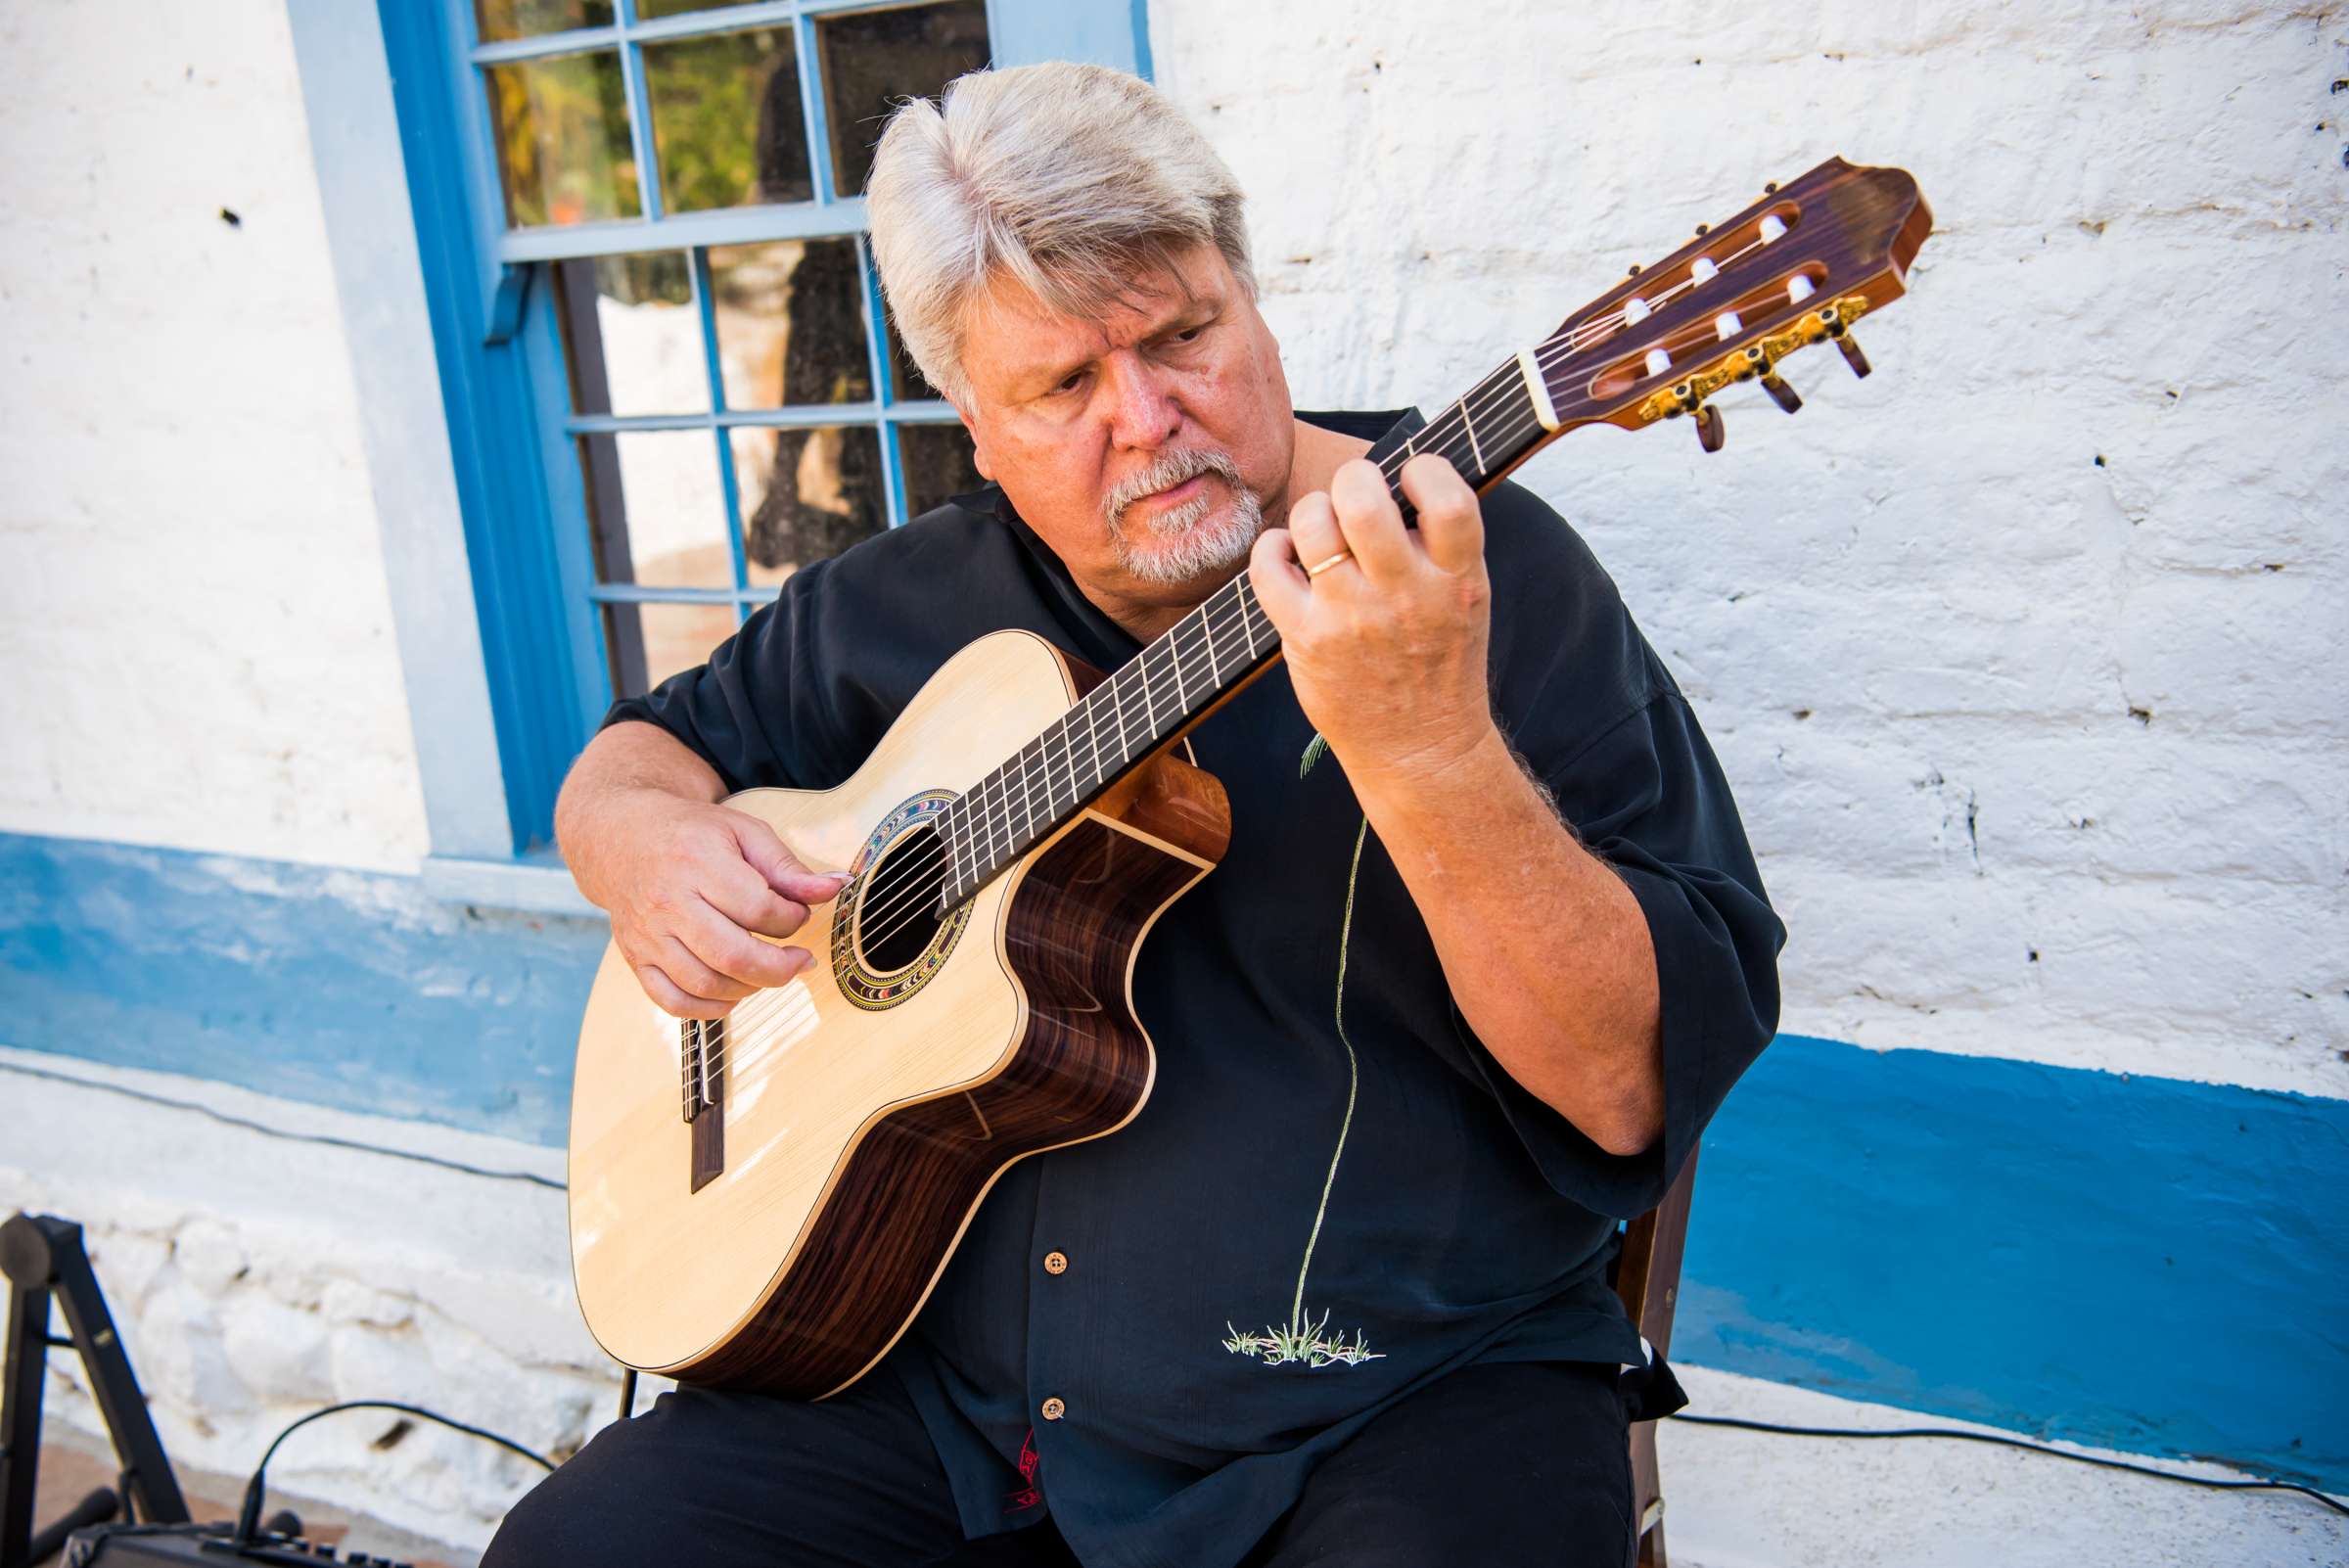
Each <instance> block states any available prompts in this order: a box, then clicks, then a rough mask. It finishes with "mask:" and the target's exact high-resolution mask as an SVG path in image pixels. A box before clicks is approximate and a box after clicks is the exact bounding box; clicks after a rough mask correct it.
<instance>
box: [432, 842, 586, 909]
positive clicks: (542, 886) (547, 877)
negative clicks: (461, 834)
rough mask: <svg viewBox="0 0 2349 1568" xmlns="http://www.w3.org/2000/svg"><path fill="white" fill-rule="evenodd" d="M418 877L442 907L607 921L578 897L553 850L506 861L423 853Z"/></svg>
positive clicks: (576, 890) (568, 874) (574, 887)
mask: <svg viewBox="0 0 2349 1568" xmlns="http://www.w3.org/2000/svg"><path fill="white" fill-rule="evenodd" d="M418 874H419V876H420V877H421V879H422V881H423V883H424V891H425V893H426V894H427V895H429V896H430V897H432V898H435V899H439V900H440V901H441V902H443V903H470V904H476V905H479V906H482V907H484V908H491V909H515V910H520V911H523V912H525V913H529V914H553V915H570V916H573V917H575V918H577V919H582V920H602V919H605V918H607V917H606V916H605V914H604V911H603V910H601V909H598V908H597V907H596V906H595V905H594V904H592V903H589V902H588V901H587V900H586V899H585V898H583V897H582V896H581V895H580V893H579V890H578V886H577V885H576V883H574V882H573V881H572V880H571V872H570V871H569V870H567V869H566V868H565V867H564V864H563V857H562V856H561V855H560V854H558V853H555V852H554V851H552V850H540V851H534V852H532V853H529V854H520V855H516V856H515V857H514V858H513V859H511V860H486V859H472V858H468V857H466V856H464V855H455V854H428V855H426V856H425V857H424V864H423V866H422V867H421V868H420V871H419V873H418Z"/></svg>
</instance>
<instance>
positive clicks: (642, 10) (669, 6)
mask: <svg viewBox="0 0 2349 1568" xmlns="http://www.w3.org/2000/svg"><path fill="white" fill-rule="evenodd" d="M742 3H743V0H636V20H637V21H639V22H657V21H659V20H660V19H661V18H663V17H681V16H683V15H685V13H687V12H688V11H721V10H723V9H725V8H726V7H727V6H731V5H740V4H742Z"/></svg>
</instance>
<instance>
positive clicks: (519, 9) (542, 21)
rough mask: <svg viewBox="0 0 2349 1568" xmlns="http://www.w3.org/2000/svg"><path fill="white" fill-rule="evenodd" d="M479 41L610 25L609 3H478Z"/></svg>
mask: <svg viewBox="0 0 2349 1568" xmlns="http://www.w3.org/2000/svg"><path fill="white" fill-rule="evenodd" d="M474 16H475V18H476V19H477V20H478V21H479V22H480V23H481V27H482V39H483V41H484V42H489V41H492V40H497V39H505V38H523V37H529V36H532V35H534V34H537V33H542V32H564V31H568V30H569V29H571V28H573V27H609V26H610V25H612V0H478V3H477V4H476V5H475V7H474Z"/></svg>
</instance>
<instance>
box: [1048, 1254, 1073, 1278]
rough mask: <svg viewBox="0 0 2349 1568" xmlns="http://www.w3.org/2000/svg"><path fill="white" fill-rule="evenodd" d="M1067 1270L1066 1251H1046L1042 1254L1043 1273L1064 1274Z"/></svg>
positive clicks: (1067, 1259) (1067, 1256) (1067, 1258)
mask: <svg viewBox="0 0 2349 1568" xmlns="http://www.w3.org/2000/svg"><path fill="white" fill-rule="evenodd" d="M1068 1271H1069V1255H1068V1254H1067V1253H1065V1252H1047V1253H1045V1254H1044V1272H1045V1273H1047V1274H1065V1273H1067V1272H1068Z"/></svg>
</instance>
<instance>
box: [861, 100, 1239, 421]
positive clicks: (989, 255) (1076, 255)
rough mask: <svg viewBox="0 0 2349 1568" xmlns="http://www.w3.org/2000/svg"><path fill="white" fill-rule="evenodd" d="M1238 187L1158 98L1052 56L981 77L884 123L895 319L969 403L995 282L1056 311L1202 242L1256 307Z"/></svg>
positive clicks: (878, 196)
mask: <svg viewBox="0 0 2349 1568" xmlns="http://www.w3.org/2000/svg"><path fill="white" fill-rule="evenodd" d="M1241 204H1242V198H1241V195H1240V187H1239V182H1238V181H1237V180H1235V179H1233V178H1232V175H1231V170H1230V169H1229V168H1227V167H1226V166H1225V165H1224V162H1223V161H1222V160H1221V158H1218V157H1217V156H1216V151H1215V149H1214V148H1212V147H1210V146H1209V145H1208V144H1207V138H1206V137H1204V136H1202V135H1200V134H1199V131H1198V129H1197V127H1195V126H1193V125H1192V124H1191V122H1190V121H1189V120H1187V119H1185V118H1184V117H1183V116H1182V115H1181V113H1180V112H1179V111H1177V110H1176V109H1175V108H1174V105H1173V104H1171V103H1169V102H1168V101H1167V99H1166V98H1165V96H1164V95H1162V94H1161V93H1160V92H1159V91H1158V89H1157V88H1155V87H1152V86H1151V85H1150V84H1149V83H1148V82H1146V81H1143V80H1142V79H1141V78H1140V77H1138V76H1133V75H1129V74H1128V73H1127V72H1125V71H1122V70H1112V69H1109V68H1107V67H1105V66H1081V65H1073V64H1070V63H1068V62H1065V61H1056V62H1052V63H1049V64H1046V65H1040V66H1017V67H1013V68H1012V69H1007V70H978V71H973V72H971V73H970V74H969V75H967V76H959V77H957V78H955V79H954V80H953V81H952V82H950V83H948V84H947V87H946V92H945V98H944V104H943V105H936V104H932V103H930V102H929V101H928V100H926V99H914V100H912V101H910V102H908V103H906V104H904V105H903V106H902V107H900V108H899V109H898V112H897V113H896V114H894V115H891V116H890V120H889V126H888V128H887V129H886V130H884V131H883V132H882V135H881V145H880V148H879V150H878V151H877V152H876V153H875V154H874V157H873V172H872V177H871V179H869V180H868V181H867V182H866V184H865V206H866V212H867V215H868V216H869V217H870V219H871V222H872V245H873V257H874V260H875V261H876V262H877V263H878V264H879V266H880V270H881V287H882V290H883V292H884V293H886V294H887V296H888V298H889V308H890V314H891V316H892V317H893V318H894V319H895V320H896V322H897V326H898V337H899V338H900V339H901V340H903V342H904V345H905V348H906V351H907V352H908V353H910V354H911V355H912V356H913V362H914V363H915V364H916V365H918V366H920V367H921V372H922V374H923V375H924V376H926V377H928V378H929V380H930V384H931V385H932V386H934V387H936V388H938V390H939V391H941V392H944V393H945V394H946V396H947V397H948V398H950V399H952V400H954V401H956V402H962V401H964V400H966V398H967V396H968V392H969V382H968V380H967V379H966V378H965V377H964V375H963V371H962V346H963V333H964V330H965V328H966V326H967V324H968V315H969V310H970V305H971V301H972V300H974V299H975V298H976V297H977V296H978V295H979V294H980V293H982V292H983V291H985V290H986V289H987V288H988V287H989V286H990V284H991V283H992V282H993V281H994V280H995V279H996V278H998V277H1002V278H1006V279H1009V280H1010V281H1012V282H1014V283H1016V284H1018V285H1020V286H1021V287H1023V288H1024V289H1026V290H1027V291H1028V293H1030V294H1032V295H1034V296H1035V297H1036V300H1039V301H1040V302H1042V303H1043V304H1044V305H1045V307H1046V308H1048V309H1050V310H1053V311H1055V312H1056V313H1059V314H1063V315H1082V314H1092V313H1097V312H1099V311H1100V310H1101V309H1102V308H1103V307H1105V306H1107V305H1109V304H1111V303H1112V302H1114V301H1117V300H1124V299H1128V298H1129V297H1130V296H1131V295H1132V293H1133V290H1134V286H1135V283H1136V281H1137V279H1138V278H1139V277H1142V276H1146V275H1147V274H1148V273H1150V272H1152V271H1155V270H1158V269H1160V268H1161V267H1163V266H1165V265H1166V264H1167V263H1168V262H1169V261H1171V260H1172V259H1173V258H1174V256H1176V255H1178V254H1181V253H1182V252H1185V251H1188V250H1190V249H1192V248H1193V247H1195V246H1198V245H1201V244H1208V243H1212V244H1214V245H1215V247H1216V248H1217V249H1218V250H1219V251H1221V252H1222V254H1223V259H1224V260H1225V262H1227V263H1228V264H1229V265H1230V267H1231V271H1232V275H1233V276H1234V277H1235V278H1237V279H1238V280H1239V283H1240V287H1241V288H1243V289H1245V290H1247V291H1248V294H1249V296H1250V297H1251V298H1254V296H1255V293H1256V277H1255V274H1254V273H1253V272H1252V271H1251V270H1250V268H1249V265H1248V230H1247V225H1246V223H1245V221H1244V219H1243V217H1242V213H1241Z"/></svg>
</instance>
